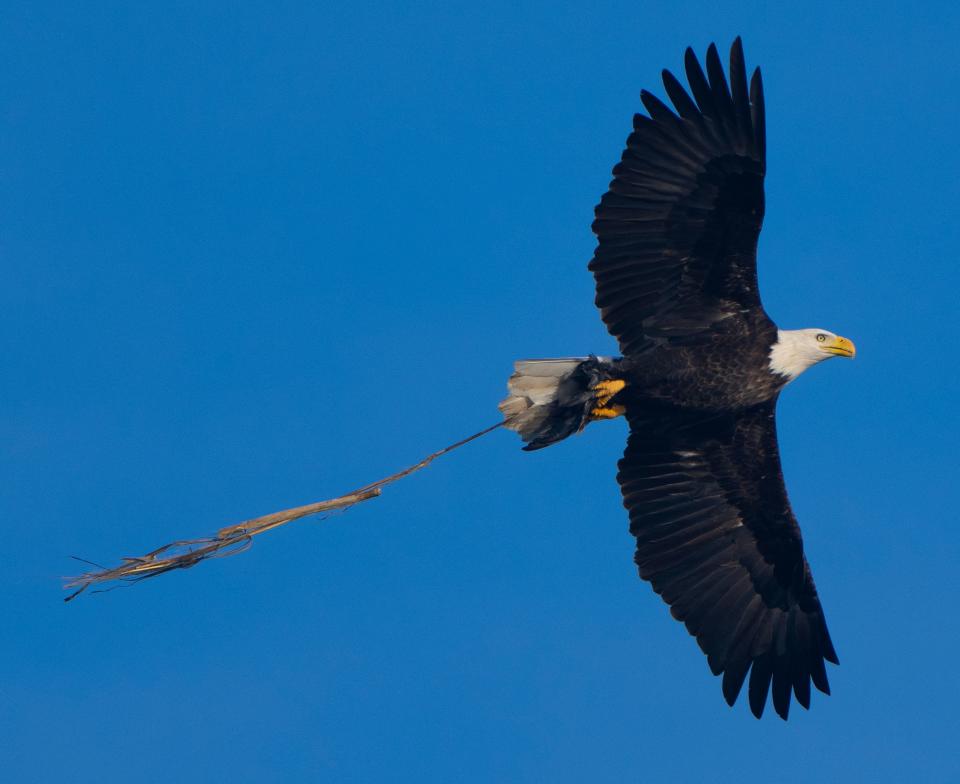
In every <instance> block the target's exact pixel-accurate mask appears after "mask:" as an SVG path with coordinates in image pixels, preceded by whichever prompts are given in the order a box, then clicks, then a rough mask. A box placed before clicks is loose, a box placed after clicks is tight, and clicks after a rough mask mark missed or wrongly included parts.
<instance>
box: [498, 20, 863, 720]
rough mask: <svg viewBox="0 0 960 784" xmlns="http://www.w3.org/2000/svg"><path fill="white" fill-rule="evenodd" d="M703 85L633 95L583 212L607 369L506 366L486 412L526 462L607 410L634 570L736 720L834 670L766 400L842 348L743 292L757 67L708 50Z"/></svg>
mask: <svg viewBox="0 0 960 784" xmlns="http://www.w3.org/2000/svg"><path fill="white" fill-rule="evenodd" d="M705 62H706V72H704V69H703V68H702V67H701V65H700V63H699V61H698V60H697V58H696V56H695V54H694V53H693V51H692V50H691V49H687V52H686V56H685V59H684V65H685V71H686V77H687V83H688V85H689V92H688V91H687V90H686V89H685V88H684V87H683V86H682V85H681V83H680V81H679V80H678V79H677V78H676V77H675V76H674V75H673V74H671V73H670V72H669V71H664V72H663V84H664V87H665V89H666V92H667V96H668V97H669V99H670V101H671V102H672V103H673V107H674V108H673V110H671V109H670V108H669V107H668V106H667V105H666V104H665V103H663V102H662V101H661V100H659V99H658V98H656V97H655V96H654V95H652V94H650V93H648V92H646V91H644V92H643V93H642V94H641V100H642V101H643V105H644V107H645V108H646V110H647V113H648V115H649V116H647V115H642V114H638V115H636V116H635V117H634V123H633V133H631V134H630V136H629V138H628V139H627V146H626V149H625V150H624V152H623V156H622V158H621V160H620V162H619V163H618V164H617V165H616V166H615V167H614V169H613V175H614V179H613V181H612V182H611V183H610V189H609V190H608V191H607V192H606V193H605V194H604V195H603V197H602V198H601V200H600V204H599V205H598V206H597V208H596V220H595V221H594V223H593V230H594V232H595V233H596V235H597V240H598V242H597V249H596V252H595V253H594V257H593V260H592V261H591V262H590V265H589V269H590V270H591V271H592V272H593V275H594V278H595V280H596V288H597V296H596V304H597V307H598V308H599V309H600V314H601V318H602V319H603V321H604V323H605V324H606V326H607V329H608V330H609V331H610V333H611V334H612V335H613V336H614V337H615V338H616V339H617V341H618V342H619V344H620V350H621V351H622V353H623V356H622V357H619V358H602V357H586V358H582V357H581V358H572V359H554V360H524V361H520V362H517V363H516V368H515V373H514V374H513V376H512V377H511V378H510V381H509V391H510V396H509V397H508V398H507V399H506V400H504V401H503V402H502V403H501V404H500V408H501V410H502V411H503V413H504V415H505V416H506V417H507V426H508V427H510V428H511V429H514V430H516V431H517V432H518V433H519V434H520V435H521V436H522V438H523V440H524V441H525V442H526V446H525V447H524V449H527V450H534V449H539V448H542V447H545V446H549V445H550V444H553V443H556V442H557V441H560V440H562V439H564V438H566V437H567V436H569V435H571V434H572V433H575V432H578V431H580V430H582V429H583V428H584V427H585V426H586V425H587V424H588V423H589V422H591V421H595V420H599V419H608V418H613V417H617V416H621V415H624V416H626V418H627V420H628V422H629V424H630V436H629V439H628V441H627V448H626V452H625V453H624V456H623V459H622V460H620V463H619V472H618V474H617V480H618V482H619V483H620V487H621V490H622V493H623V501H624V505H625V506H626V508H627V511H628V512H629V516H630V532H631V533H632V534H633V535H634V536H635V537H636V540H637V549H636V556H635V560H636V563H637V565H638V567H639V570H640V576H641V577H642V578H643V579H644V580H647V581H649V582H650V583H651V585H652V586H653V589H654V591H656V592H657V593H658V594H660V596H661V597H662V598H663V599H664V601H666V602H667V604H669V605H670V611H671V613H672V614H673V616H674V617H675V618H676V619H677V620H679V621H682V622H683V623H684V624H685V625H686V627H687V629H688V630H689V631H690V633H691V634H692V635H693V636H694V637H695V638H696V640H697V642H698V644H699V645H700V648H701V649H702V650H703V652H704V653H705V654H706V656H707V662H708V664H709V666H710V669H711V670H712V671H713V673H714V674H715V675H721V674H722V676H723V695H724V697H725V698H726V700H727V702H728V703H729V704H731V705H732V704H733V703H734V702H735V700H736V699H737V696H738V695H739V693H740V691H741V689H742V687H743V684H744V682H745V681H747V680H748V677H749V681H748V687H747V692H748V700H749V703H750V708H751V710H752V711H753V713H754V714H755V715H756V716H757V717H759V716H760V715H761V714H762V713H763V709H764V706H765V704H766V702H767V697H768V694H769V693H770V692H771V691H772V699H773V706H774V709H775V710H776V712H777V714H778V715H780V716H781V717H782V718H784V719H786V718H787V715H788V711H789V708H790V701H791V694H793V696H794V697H795V698H796V700H797V701H798V702H799V703H800V704H801V705H803V707H805V708H806V707H809V705H810V684H811V682H812V683H813V685H814V686H815V687H816V688H818V689H819V690H820V691H822V692H825V693H828V694H829V689H830V687H829V684H828V682H827V674H826V668H825V666H824V662H825V661H829V662H833V663H834V664H836V663H837V655H836V652H835V651H834V648H833V643H832V642H831V640H830V634H829V632H828V631H827V625H826V621H825V620H824V615H823V609H822V607H821V605H820V599H819V597H818V596H817V591H816V588H815V587H814V583H813V577H812V576H811V573H810V567H809V565H808V564H807V561H806V558H805V556H804V553H803V540H802V538H801V535H800V528H799V526H798V525H797V521H796V518H795V517H794V515H793V512H792V510H791V508H790V503H789V501H788V499H787V492H786V487H785V485H784V480H783V474H782V471H781V467H780V456H779V453H778V448H777V435H776V422H775V409H776V403H777V397H778V395H779V393H780V390H781V389H783V387H784V386H785V385H786V384H787V383H789V382H790V381H792V380H793V379H794V378H796V377H797V376H798V375H799V374H800V373H802V372H803V371H804V370H806V369H807V368H809V367H811V366H812V365H814V364H816V363H817V362H820V361H822V360H824V359H829V358H830V357H834V356H842V357H852V356H853V355H854V352H855V349H854V346H853V343H852V342H851V341H850V340H848V339H846V338H843V337H840V336H838V335H835V334H834V333H832V332H829V331H827V330H825V329H801V330H781V329H778V328H777V326H776V324H774V323H773V321H772V320H771V319H770V318H769V316H767V314H766V312H765V311H764V309H763V305H762V304H761V301H760V295H759V292H758V290H757V267H756V249H757V239H758V236H759V234H760V227H761V225H762V223H763V213H764V191H763V178H764V174H765V171H766V132H765V120H764V103H763V83H762V80H761V78H760V70H759V69H757V70H755V71H754V72H753V75H752V77H751V78H750V80H749V82H748V80H747V72H746V67H745V64H744V57H743V47H742V45H741V42H740V39H739V38H738V39H737V40H736V41H734V43H733V46H732V47H731V50H730V65H729V82H728V81H727V75H726V74H725V73H724V69H723V66H722V64H721V62H720V57H719V55H718V53H717V49H716V47H715V46H713V45H711V46H710V48H709V49H708V50H707V56H706V61H705Z"/></svg>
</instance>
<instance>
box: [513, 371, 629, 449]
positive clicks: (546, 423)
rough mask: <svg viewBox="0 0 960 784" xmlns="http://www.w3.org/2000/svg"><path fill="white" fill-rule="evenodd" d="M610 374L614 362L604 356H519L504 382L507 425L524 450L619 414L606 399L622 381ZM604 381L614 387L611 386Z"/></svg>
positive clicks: (538, 447)
mask: <svg viewBox="0 0 960 784" xmlns="http://www.w3.org/2000/svg"><path fill="white" fill-rule="evenodd" d="M615 379H616V362H615V360H612V359H610V358H607V357H594V356H590V357H570V358H567V359H521V360H519V361H517V362H515V363H514V372H513V375H512V376H510V379H509V380H508V381H507V389H508V390H509V392H510V394H509V395H508V396H507V397H506V398H505V399H504V400H503V401H502V402H501V403H500V406H499V407H500V411H501V413H502V414H503V416H504V417H505V418H506V420H507V421H506V427H507V428H509V429H510V430H515V431H516V432H517V433H519V434H520V437H521V438H522V439H523V440H524V442H526V445H525V446H524V447H523V448H524V449H525V450H526V451H528V452H529V451H532V450H534V449H542V448H543V447H545V446H550V445H551V444H555V443H557V441H562V440H563V439H564V438H566V437H567V436H571V435H573V434H574V433H578V432H580V431H581V430H583V428H584V427H586V426H587V423H589V422H590V421H592V420H593V419H598V418H608V417H612V416H616V415H617V414H619V413H622V408H620V407H619V406H610V403H609V401H610V399H611V398H612V397H613V396H614V395H615V394H616V392H618V391H619V390H620V389H622V388H623V386H624V384H623V382H617V381H616V380H615ZM603 382H612V383H613V384H614V385H618V386H616V387H615V391H611V388H607V389H604V388H603ZM598 385H599V387H598Z"/></svg>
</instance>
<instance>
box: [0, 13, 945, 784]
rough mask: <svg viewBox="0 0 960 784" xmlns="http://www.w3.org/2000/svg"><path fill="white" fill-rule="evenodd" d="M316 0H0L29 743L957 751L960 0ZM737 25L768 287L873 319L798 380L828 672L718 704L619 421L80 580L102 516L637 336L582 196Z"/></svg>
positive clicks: (2, 436)
mask: <svg viewBox="0 0 960 784" xmlns="http://www.w3.org/2000/svg"><path fill="white" fill-rule="evenodd" d="M326 5H327V6H329V7H325V4H308V3H289V2H273V3H247V4H242V5H240V6H236V7H235V6H233V5H232V4H222V3H216V2H208V3H203V4H196V3H171V4H163V5H162V6H161V4H150V6H148V5H147V4H131V3H96V4H83V6H81V4H77V3H45V4H38V3H16V2H8V3H5V4H4V5H3V8H2V10H0V113H2V122H0V134H2V144H0V172H2V175H0V214H2V215H3V221H2V225H3V229H2V231H0V264H2V271H3V275H2V279H3V285H2V286H0V351H2V356H3V358H4V372H3V374H2V375H0V401H2V407H0V474H2V476H3V477H4V481H3V482H2V484H0V515H2V518H3V520H4V522H5V525H4V531H5V535H4V546H5V558H4V567H3V569H2V576H0V582H2V592H0V605H2V613H3V618H4V619H5V622H4V627H5V641H4V643H3V645H2V646H0V668H2V672H3V673H4V677H3V679H2V683H0V705H2V710H0V736H2V737H3V739H4V741H3V743H2V744H0V769H2V770H4V776H5V778H6V779H7V780H10V781H38V782H47V781H51V782H52V781H64V780H69V781H72V782H92V781H103V780H115V779H119V778H120V777H121V776H123V777H129V776H131V775H134V774H135V775H136V776H137V778H138V779H139V780H141V781H145V782H153V781H170V780H175V781H180V782H195V781H196V782H201V781H210V780H229V781H233V782H272V781H276V782H281V781H282V782H296V781H321V780H322V781H332V782H405V781H416V782H424V781H427V782H431V781H458V782H474V781H476V782H489V781H510V782H544V781H550V782H567V781H569V782H583V781H597V782H606V781H618V782H621V781H641V780H643V781H700V780H704V779H707V778H709V780H712V781H715V782H726V781H742V780H745V779H750V780H756V779H758V778H760V777H768V778H772V779H775V780H776V781H778V782H800V781H818V782H834V781H852V780H860V781H873V782H877V781H901V780H903V779H904V777H905V776H908V775H909V776H910V778H911V779H912V780H916V781H926V782H947V781H956V780H957V779H958V777H960V763H958V761H957V753H956V750H955V746H956V738H957V736H958V732H960V726H958V719H957V710H956V702H957V699H958V696H960V676H958V674H957V667H956V651H957V647H958V644H960V630H958V615H957V611H956V607H955V596H956V595H957V591H958V589H960V581H958V578H957V569H956V565H957V562H958V560H960V534H958V533H957V527H956V514H955V512H954V509H955V490H956V466H957V458H956V439H957V435H958V433H957V409H956V403H955V400H954V393H955V389H956V366H957V360H958V352H957V348H956V331H955V329H954V326H953V325H954V324H955V321H956V290H957V288H958V284H960V276H958V273H957V260H956V248H957V240H958V236H957V226H956V212H957V204H958V202H960V177H958V176H957V172H958V168H960V148H958V145H957V143H956V137H957V127H958V124H960V110H958V108H957V101H956V96H957V94H958V92H960V76H958V74H960V70H958V68H957V64H956V62H955V57H956V47H955V42H956V40H957V35H958V33H960V24H958V23H960V12H958V11H957V10H956V8H955V7H954V6H953V4H947V3H928V4H917V3H913V4H883V3H880V4H875V5H874V6H872V7H871V9H870V10H869V11H864V10H862V4H859V3H858V4H854V3H849V4H845V3H836V2H829V3H819V2H818V3H802V4H800V3H798V4H793V5H791V6H789V7H788V6H786V5H785V4H768V3H736V4H732V3H684V4H682V8H679V7H678V6H679V5H680V4H677V3H639V2H634V3H591V4H583V5H573V6H571V5H566V4H556V3H519V4H516V3H482V4H481V3H471V4H462V3H451V2H444V3H400V2H398V3H372V4H364V3H351V4H337V5H336V6H334V5H333V4H326ZM737 34H741V35H742V36H743V37H744V43H745V48H746V54H747V60H748V65H750V66H752V65H754V64H758V63H759V64H760V65H762V67H763V73H764V80H765V84H766V89H767V107H768V137H769V153H768V158H769V174H768V178H767V201H768V209H767V218H766V223H765V227H764V232H763V235H762V237H761V243H760V277H761V285H762V289H763V296H764V300H765V303H766V306H767V309H768V311H769V312H770V313H771V315H773V317H774V318H775V319H776V320H777V321H778V322H779V323H780V324H781V325H782V326H784V327H803V326H822V327H826V328H828V329H832V330H834V331H836V332H839V333H840V334H844V335H848V336H849V337H851V338H853V339H854V340H855V341H856V343H857V347H858V351H859V354H858V357H857V359H856V360H855V362H852V363H851V362H839V361H838V362H831V363H827V364H826V365H823V366H821V367H818V368H816V369H815V370H813V371H811V372H810V373H809V374H807V375H806V376H804V377H803V378H802V379H801V380H799V381H798V382H797V383H796V384H795V385H793V386H792V387H791V388H789V389H788V390H787V391H786V392H785V394H784V396H783V399H782V401H781V406H780V413H779V417H780V438H781V447H782V453H783V461H784V464H785V471H786V474H787V480H788V486H789V488H790V491H791V497H792V501H793V505H794V508H795V510H796V513H797V515H798V517H799V519H800V521H801V524H802V526H803V530H804V535H805V541H806V546H807V552H808V556H809V558H810V561H811V563H812V567H813V571H814V575H815V577H816V580H817V584H818V587H819V589H820V593H821V597H822V599H823V602H824V604H825V607H826V612H827V618H828V620H829V623H830V627H831V631H832V634H833V638H834V641H835V643H836V646H837V649H838V652H839V655H840V659H841V662H842V665H841V666H840V667H839V668H832V669H831V670H830V678H831V683H832V686H833V690H834V695H833V696H832V697H829V698H827V697H823V696H822V695H819V694H817V695H815V698H814V703H813V707H812V709H811V711H810V712H809V713H806V712H804V711H802V710H800V709H798V708H797V707H796V706H795V707H794V711H793V713H792V715H791V720H790V722H789V723H787V724H784V723H782V722H780V721H779V720H778V719H776V717H775V716H773V715H772V711H771V712H770V715H769V716H768V717H766V718H765V719H764V720H763V721H761V722H757V721H756V720H754V719H753V718H752V716H750V714H749V711H748V710H747V707H746V705H745V704H738V705H737V706H736V708H734V709H733V710H731V709H729V708H727V706H726V704H725V703H724V702H723V700H722V697H721V693H720V683H719V681H718V680H717V679H715V678H713V677H712V676H711V675H710V673H709V671H708V669H707V667H706V663H705V661H704V659H703V657H702V655H701V653H700V652H699V650H698V649H697V646H696V645H695V644H694V642H693V641H692V640H691V639H690V638H689V637H688V636H687V634H686V632H685V631H684V629H683V628H682V627H681V626H680V625H679V624H677V623H675V622H674V621H673V620H672V619H671V618H670V617H669V614H668V611H667V608H666V607H665V606H664V605H663V604H662V603H661V601H660V600H659V599H658V598H657V597H656V596H654V595H653V593H652V591H651V590H650V588H649V586H647V585H646V584H644V583H642V582H640V581H639V579H638V578H637V576H636V572H635V568H634V566H633V563H632V549H633V547H632V540H631V538H630V537H629V535H628V534H627V522H626V516H625V513H624V512H623V510H622V508H621V506H620V499H619V491H618V489H617V487H616V484H615V480H614V474H615V463H616V460H617V459H618V457H619V455H620V452H621V450H622V447H623V443H624V439H625V425H624V423H623V422H613V423H604V424H603V425H602V426H601V425H597V426H592V427H591V428H590V429H589V430H588V431H587V432H586V433H585V434H583V435H582V436H580V437H578V438H576V439H571V440H569V441H567V442H565V443H563V444H561V445H559V446H557V447H554V448H551V449H548V450H545V451H543V452H539V453H536V454H526V453H522V452H521V451H520V450H519V443H518V442H517V440H516V439H515V437H513V435H512V434H508V433H495V434H493V435H491V436H489V437H487V438H486V439H483V440H482V441H480V442H478V443H476V444H474V445H471V446H470V447H468V448H467V449H465V450H463V451H460V452H457V453H455V454H454V455H452V456H450V457H448V458H446V459H444V460H443V461H441V462H439V463H437V464H435V465H434V466H433V467H431V468H430V469H429V470H428V471H426V472H423V473H420V474H418V475H416V476H414V477H412V478H410V479H408V480H406V481H405V482H403V483H401V484H399V485H396V486H394V487H391V488H390V489H389V490H388V491H387V492H386V493H385V494H384V496H383V497H382V498H381V499H378V500H376V501H373V502H371V503H369V504H366V505H363V506H361V507H358V508H356V509H353V510H351V511H350V512H349V513H347V514H345V515H343V516H340V517H337V518H333V519H330V520H327V521H324V522H301V523H298V524H296V525H294V526H290V527H288V528H286V529H283V530H281V531H278V532H276V533H273V534H271V535H269V536H267V537H264V538H263V539H262V540H261V541H259V542H257V544H256V546H255V547H254V548H253V550H252V551H251V552H249V553H246V554H244V555H242V556H239V557H237V558H234V559H228V560H225V561H219V562H215V563H209V564H204V565H202V566H200V567H198V568H196V569H193V570H191V571H188V572H182V573H178V574H174V575H169V576H165V577H162V578H160V579H158V580H155V581H151V582H148V583H144V584H142V585H139V586H136V587H134V588H131V589H128V590H120V591H114V592H112V593H109V594H106V595H98V596H85V597H83V598H81V599H80V600H78V601H76V602H74V603H72V604H70V605H64V604H63V603H62V602H61V598H62V596H63V592H62V590H61V588H60V577H61V576H62V575H65V574H71V573H73V572H75V571H76V570H77V568H78V565H77V564H76V563H75V562H72V561H70V560H69V558H68V556H70V555H72V554H76V555H82V556H84V557H87V558H91V559H93V560H97V561H108V562H113V561H115V560H116V559H117V558H118V557H120V556H124V555H134V554H139V553H141V552H144V551H146V550H148V549H151V548H152V547H155V546H158V545H160V544H162V543H164V542H166V541H168V540H170V539H172V538H177V537H181V536H193V535H203V534H206V533H208V532H211V531H213V530H215V529H216V528H218V527H219V526H222V525H226V524H230V523H234V522H237V521H240V520H243V519H245V518H248V517H251V516H254V515H258V514H263V513H267V512H271V511H274V510H276V509H279V508H283V507H285V506H292V505H295V504H299V503H306V502H309V501H313V500H318V499H321V498H326V497H330V496H333V495H337V494H339V493H341V492H344V491H346V490H349V489H351V488H353V487H356V486H357V485H360V484H363V483H365V482H367V481H370V480H372V479H375V478H377V477H379V476H382V475H384V474H386V473H389V472H391V471H393V470H395V469H397V468H400V467H402V466H404V465H407V464H409V463H411V462H414V461H415V460H416V459H418V458H419V457H421V456H422V455H424V454H426V453H428V452H430V451H432V450H434V449H436V448H439V447H440V446H443V445H444V444H446V443H449V442H451V441H453V440H456V439H457V438H459V437H461V436H463V435H466V434H468V433H470V432H473V431H475V430H478V429H480V428H481V427H483V426H485V425H487V424H490V423H491V422H493V421H495V420H496V418H497V411H496V402H497V401H498V400H499V399H500V398H501V397H502V394H503V391H504V382H505V379H506V376H507V375H508V373H509V371H510V367H511V362H512V361H513V359H514V358H516V357H528V356H567V355H571V354H586V353H589V352H597V353H612V352H613V351H614V350H615V349H614V343H613V341H612V339H611V338H609V337H608V336H607V334H606V332H605V331H604V329H603V326H602V325H601V323H600V321H599V318H598V317H597V314H596V312H595V310H594V308H593V305H592V298H593V292H592V281H591V278H590V276H589V274H588V273H587V271H586V266H585V265H586V262H587V260H588V259H589V257H590V255H591V253H592V249H593V237H592V235H591V233H590V231H589V225H590V221H591V217H592V208H593V206H594V204H595V203H596V201H597V199H598V197H599V195H600V194H601V193H602V191H603V190H604V189H605V187H606V185H607V182H608V180H609V172H610V169H611V167H612V165H613V164H614V162H615V161H616V160H617V159H618V157H619V155H620V151H621V148H622V144H623V141H624V139H625V137H626V135H627V132H628V130H629V127H630V117H631V114H632V113H633V112H634V111H636V110H637V109H638V108H639V106H640V103H639V91H640V89H641V88H643V87H647V88H652V89H655V90H659V72H660V69H661V68H663V67H671V68H673V69H675V70H676V69H679V67H680V65H681V63H682V54H683V49H684V47H686V46H687V45H689V44H692V45H693V46H694V47H695V48H696V49H697V50H698V52H700V53H702V52H703V51H704V50H705V48H706V46H707V44H708V43H709V42H710V41H712V40H716V41H717V42H718V44H720V45H721V48H723V49H726V48H727V46H728V45H729V43H730V41H731V40H732V39H733V37H734V36H735V35H737ZM661 94H662V91H661Z"/></svg>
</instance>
